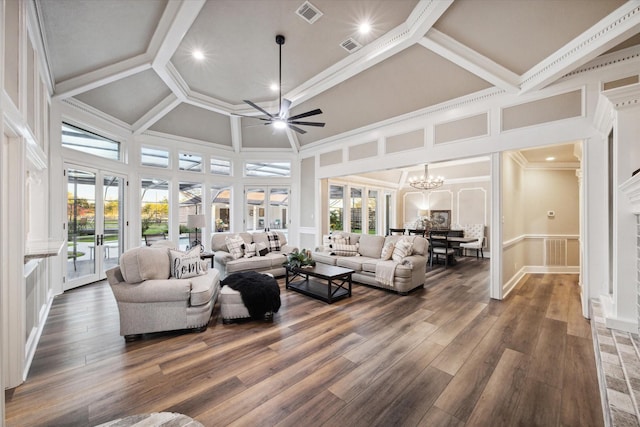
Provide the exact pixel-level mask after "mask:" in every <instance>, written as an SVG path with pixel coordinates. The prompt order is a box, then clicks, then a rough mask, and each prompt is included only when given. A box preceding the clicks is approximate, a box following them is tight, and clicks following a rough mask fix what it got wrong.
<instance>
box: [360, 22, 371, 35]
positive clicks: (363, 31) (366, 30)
mask: <svg viewBox="0 0 640 427" xmlns="http://www.w3.org/2000/svg"><path fill="white" fill-rule="evenodd" d="M358 31H359V32H360V34H368V33H369V31H371V24H369V23H368V22H366V21H365V22H363V23H362V24H360V26H359V27H358Z"/></svg>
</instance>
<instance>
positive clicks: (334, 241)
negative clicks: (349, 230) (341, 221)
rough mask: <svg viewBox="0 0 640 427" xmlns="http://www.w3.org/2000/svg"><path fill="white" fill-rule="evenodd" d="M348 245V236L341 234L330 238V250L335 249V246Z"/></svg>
mask: <svg viewBox="0 0 640 427" xmlns="http://www.w3.org/2000/svg"><path fill="white" fill-rule="evenodd" d="M348 244H349V236H348V235H346V236H345V235H343V234H334V235H332V236H331V244H330V245H329V247H330V248H335V245H348Z"/></svg>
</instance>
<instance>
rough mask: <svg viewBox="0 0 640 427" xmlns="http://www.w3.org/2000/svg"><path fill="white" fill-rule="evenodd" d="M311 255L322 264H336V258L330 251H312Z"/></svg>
mask: <svg viewBox="0 0 640 427" xmlns="http://www.w3.org/2000/svg"><path fill="white" fill-rule="evenodd" d="M311 257H312V258H313V259H314V260H315V261H316V262H320V263H322V264H327V265H336V260H337V258H336V256H335V255H331V252H314V253H313V254H311Z"/></svg>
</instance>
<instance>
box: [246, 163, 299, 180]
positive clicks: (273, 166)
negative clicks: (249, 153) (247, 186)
mask: <svg viewBox="0 0 640 427" xmlns="http://www.w3.org/2000/svg"><path fill="white" fill-rule="evenodd" d="M244 170H245V175H246V176H260V177H262V176H273V177H289V176H291V162H247V163H245V167H244Z"/></svg>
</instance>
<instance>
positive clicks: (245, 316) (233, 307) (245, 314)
mask: <svg viewBox="0 0 640 427" xmlns="http://www.w3.org/2000/svg"><path fill="white" fill-rule="evenodd" d="M264 274H265V275H267V276H270V277H271V278H273V274H270V273H264ZM219 298H220V314H221V315H222V323H224V324H225V325H226V324H229V323H233V322H240V321H244V320H251V315H250V314H249V310H248V309H247V307H245V305H244V302H243V301H242V295H241V294H240V292H239V291H236V290H235V289H231V288H230V287H229V286H223V287H222V289H220V297H219ZM264 320H265V321H273V312H272V311H270V312H267V313H266V314H265V316H264Z"/></svg>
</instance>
